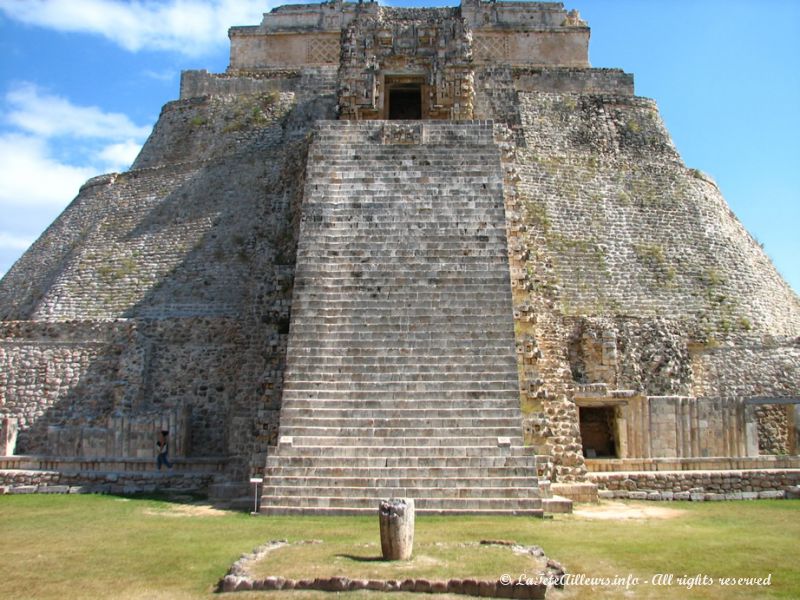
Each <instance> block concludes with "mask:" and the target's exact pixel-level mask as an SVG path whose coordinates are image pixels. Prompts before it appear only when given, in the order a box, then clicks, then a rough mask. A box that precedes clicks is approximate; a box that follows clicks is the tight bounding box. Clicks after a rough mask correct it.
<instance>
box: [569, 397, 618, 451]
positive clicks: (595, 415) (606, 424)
mask: <svg viewBox="0 0 800 600" xmlns="http://www.w3.org/2000/svg"><path fill="white" fill-rule="evenodd" d="M578 411H579V413H580V424H581V440H582V442H583V455H584V456H585V457H586V458H618V456H617V442H616V439H615V438H616V436H615V434H614V432H615V430H616V415H615V409H614V407H613V406H581V407H579V408H578Z"/></svg>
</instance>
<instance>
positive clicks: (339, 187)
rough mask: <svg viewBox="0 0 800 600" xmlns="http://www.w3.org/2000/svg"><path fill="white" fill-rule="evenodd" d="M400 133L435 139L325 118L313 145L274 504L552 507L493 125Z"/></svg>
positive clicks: (268, 504) (274, 466)
mask: <svg viewBox="0 0 800 600" xmlns="http://www.w3.org/2000/svg"><path fill="white" fill-rule="evenodd" d="M404 126H410V127H412V128H414V127H416V128H418V130H419V132H421V133H420V135H421V136H422V140H424V142H425V143H423V144H421V145H410V146H405V145H402V146H398V145H384V144H383V143H381V141H380V140H382V139H383V135H384V129H385V130H386V131H392V130H393V129H395V128H396V127H397V125H396V124H385V123H382V122H372V123H369V124H365V123H347V122H340V123H330V122H324V123H321V124H320V125H319V127H318V134H317V137H316V139H315V141H314V143H313V144H312V146H311V148H310V150H309V162H308V165H307V171H306V172H307V177H308V178H307V181H306V195H305V200H304V204H303V218H302V222H301V233H300V243H299V245H298V253H297V256H298V262H297V269H296V273H295V285H294V299H293V304H292V323H291V326H290V334H289V342H288V348H287V368H286V373H285V377H284V385H283V404H282V412H281V425H280V438H279V443H278V446H277V448H275V449H274V451H272V452H271V453H270V456H269V457H268V459H267V471H266V480H265V488H264V497H263V499H262V510H263V511H264V512H267V513H272V514H281V513H287V514H302V513H307V514H353V513H359V512H367V511H368V512H371V513H374V511H375V508H376V506H377V502H376V498H378V497H382V496H397V495H404V496H406V495H410V496H412V497H415V499H416V500H417V510H418V511H420V512H421V513H422V514H425V513H426V512H429V513H443V514H451V513H453V514H456V513H462V512H465V513H480V512H484V511H485V512H486V513H487V514H517V513H522V514H536V515H541V511H542V507H541V501H540V500H539V498H538V494H539V490H538V484H537V483H536V481H537V480H536V466H535V459H534V458H533V456H532V453H531V451H530V450H529V449H526V448H525V447H523V445H522V427H521V417H520V413H519V382H518V379H517V363H516V345H515V341H514V334H513V324H512V319H511V317H510V315H511V288H510V278H509V276H508V262H507V244H506V237H505V212H504V205H503V197H502V188H503V171H502V169H501V167H500V162H499V150H498V148H497V147H496V146H494V144H493V143H492V139H493V125H492V124H491V123H488V122H479V123H466V124H461V123H459V124H450V123H434V122H431V123H428V122H424V123H422V122H421V123H418V124H411V125H408V124H404ZM375 140H378V141H377V142H376V141H375ZM437 140H438V141H441V142H446V141H449V142H450V143H451V144H457V146H436V145H431V142H436V141H437ZM457 140H462V142H457ZM473 143H480V144H481V145H480V146H472V145H470V144H473ZM444 148H447V150H446V151H445V152H443V151H442V149H444ZM455 148H457V151H453V150H454V149H455ZM446 496H450V497H446Z"/></svg>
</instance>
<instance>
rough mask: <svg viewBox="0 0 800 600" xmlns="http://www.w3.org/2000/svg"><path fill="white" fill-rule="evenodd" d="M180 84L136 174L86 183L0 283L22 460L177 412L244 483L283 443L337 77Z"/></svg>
mask: <svg viewBox="0 0 800 600" xmlns="http://www.w3.org/2000/svg"><path fill="white" fill-rule="evenodd" d="M261 82H268V84H265V85H264V86H260V83H261ZM183 91H184V94H185V96H186V97H184V99H182V100H180V101H178V102H173V103H170V104H168V105H167V106H166V107H165V108H164V110H163V112H162V115H161V118H160V120H159V122H158V124H157V126H156V127H155V129H154V131H153V133H152V135H151V136H150V138H149V140H148V142H147V143H146V145H145V147H144V148H143V150H142V152H141V153H140V156H139V157H138V158H137V160H136V162H135V164H134V167H133V169H132V170H131V171H130V172H128V173H124V174H113V175H108V176H103V177H99V178H95V179H94V180H91V181H90V182H88V183H87V185H86V186H84V188H83V189H82V191H81V194H80V195H79V197H78V198H77V199H76V200H75V201H74V202H73V203H72V204H71V205H70V206H69V207H68V208H67V209H66V211H65V213H64V214H63V215H62V217H60V218H59V219H58V220H57V221H56V222H55V223H54V224H53V225H52V226H51V227H50V228H49V229H48V231H47V232H46V233H45V234H44V235H43V236H42V238H40V240H38V241H37V242H36V244H35V245H34V247H33V248H32V249H31V251H29V252H28V253H26V255H24V256H23V258H22V259H20V261H18V262H17V264H16V265H15V266H14V267H13V268H12V269H11V271H10V272H9V273H8V275H7V276H6V277H5V278H4V280H3V281H2V282H0V314H2V316H3V318H4V319H5V321H4V322H3V329H2V334H3V335H2V341H0V360H1V361H2V363H0V364H2V366H1V367H0V379H1V380H0V387H1V388H2V389H1V390H0V415H2V416H4V417H5V416H7V417H12V418H17V419H18V423H19V436H18V439H17V444H16V452H17V453H36V454H48V453H49V452H53V451H55V450H54V449H53V448H51V447H50V446H52V445H53V443H56V446H58V448H57V449H56V450H58V451H63V450H64V448H65V447H69V448H72V446H73V445H74V446H75V454H78V455H80V454H81V453H83V454H87V453H88V454H94V453H96V452H97V451H99V450H98V448H99V446H100V445H103V440H102V439H101V438H103V439H106V440H107V439H109V438H108V436H112V438H113V436H114V435H116V434H114V433H113V432H111V431H110V430H109V429H108V428H109V427H110V428H111V429H114V427H116V425H115V423H117V421H114V419H115V418H116V416H117V415H120V416H122V417H124V419H123V420H124V422H125V423H127V424H128V426H130V424H131V423H137V422H138V421H142V422H144V421H143V419H144V420H146V419H145V417H144V416H143V415H146V414H153V413H157V412H158V411H159V410H163V411H167V412H169V411H171V410H175V409H176V408H177V407H183V406H188V407H189V408H190V413H191V417H190V425H189V427H188V429H189V436H190V439H191V446H190V448H191V449H190V454H192V455H194V456H230V457H232V458H233V459H234V460H233V461H232V463H231V464H232V467H231V470H232V472H233V473H240V474H241V472H242V470H244V469H246V468H248V467H252V468H260V467H261V466H263V463H264V459H265V454H266V449H267V446H268V444H269V443H274V442H275V437H276V435H277V426H278V411H279V408H280V396H281V386H282V380H283V366H284V362H285V344H286V334H287V333H288V323H289V310H290V299H291V291H292V282H293V276H294V262H295V259H294V253H295V248H296V242H297V240H296V232H297V225H298V218H299V212H298V207H299V203H300V201H301V199H302V185H303V182H304V165H305V155H306V152H307V148H308V139H309V137H308V132H309V127H310V125H311V124H312V123H313V120H314V119H316V118H320V117H325V116H331V115H332V111H333V109H334V105H335V98H334V94H333V91H334V87H333V77H332V71H330V70H328V71H325V70H320V69H316V70H314V69H311V70H307V71H301V72H295V73H291V74H287V73H283V74H277V73H273V74H271V75H270V76H267V75H265V74H263V73H262V74H259V75H257V76H251V77H243V78H237V77H235V76H233V75H231V74H227V75H223V76H210V75H208V74H195V75H191V76H189V77H188V79H187V82H186V83H185V85H184V86H183ZM243 91H244V92H246V93H242V92H243ZM230 92H233V93H230ZM249 92H253V93H249ZM198 93H199V94H202V95H200V96H196V95H194V94H198ZM42 267H44V268H42ZM11 319H15V321H11ZM120 426H122V425H120ZM48 429H49V430H50V440H49V441H48ZM105 430H107V431H106V434H105V437H104V435H103V431H105ZM73 440H78V441H77V442H76V443H75V444H73ZM62 442H63V443H62ZM137 443H138V442H137ZM134 445H135V444H134ZM131 447H132V446H131ZM134 454H136V453H135V452H134Z"/></svg>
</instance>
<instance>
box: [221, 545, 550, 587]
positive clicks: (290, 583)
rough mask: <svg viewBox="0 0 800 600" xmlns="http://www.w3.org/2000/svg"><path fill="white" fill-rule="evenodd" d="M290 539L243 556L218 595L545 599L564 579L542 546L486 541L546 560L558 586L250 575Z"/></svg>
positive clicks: (544, 575)
mask: <svg viewBox="0 0 800 600" xmlns="http://www.w3.org/2000/svg"><path fill="white" fill-rule="evenodd" d="M296 543H298V544H315V543H316V544H318V543H321V542H320V541H318V540H306V541H302V542H296ZM288 545H290V543H289V542H288V541H287V540H273V541H270V542H267V543H266V544H262V545H261V546H259V547H257V548H256V549H254V550H253V551H252V552H251V553H249V554H244V555H242V556H241V558H239V560H237V561H236V562H235V563H233V565H231V568H230V569H229V570H228V573H227V574H226V575H225V577H223V578H222V579H221V580H220V581H219V584H218V585H217V589H216V591H217V593H226V592H249V591H254V590H258V591H261V590H317V591H323V592H350V591H358V590H369V591H375V592H415V593H427V594H460V595H464V596H475V597H482V598H544V597H545V595H546V593H547V590H548V589H550V588H551V587H560V585H558V583H557V582H559V581H560V580H562V579H563V576H564V574H565V572H564V568H563V567H562V566H561V564H560V563H558V562H556V561H554V560H552V559H548V558H547V557H546V556H545V555H544V551H543V550H542V549H541V548H540V547H539V546H522V545H521V544H517V543H515V542H507V541H502V540H501V541H496V540H484V541H481V545H500V546H508V547H509V548H510V549H512V550H514V551H516V552H526V553H530V554H532V555H533V556H536V557H539V558H542V559H545V560H546V561H547V566H546V568H545V571H544V572H543V573H542V574H541V579H542V581H550V582H556V585H555V586H554V585H548V584H546V583H531V582H529V581H527V582H525V583H518V582H517V581H513V580H512V581H504V580H501V579H498V580H496V581H489V580H478V579H449V580H429V579H403V580H399V579H350V578H348V577H342V576H336V577H327V578H326V577H318V578H315V579H287V578H285V577H279V576H270V577H265V578H263V579H256V578H253V577H251V576H250V574H249V567H250V565H252V564H253V563H255V562H256V561H257V560H260V559H261V558H263V557H264V556H265V555H266V554H268V553H269V552H272V551H273V550H277V549H278V548H282V547H284V546H288Z"/></svg>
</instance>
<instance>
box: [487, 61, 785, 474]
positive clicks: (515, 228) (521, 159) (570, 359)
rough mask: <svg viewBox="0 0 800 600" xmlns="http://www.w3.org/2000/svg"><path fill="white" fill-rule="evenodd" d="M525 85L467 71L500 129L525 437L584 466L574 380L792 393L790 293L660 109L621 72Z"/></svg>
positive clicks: (572, 469)
mask: <svg viewBox="0 0 800 600" xmlns="http://www.w3.org/2000/svg"><path fill="white" fill-rule="evenodd" d="M498 75H499V76H498ZM563 77H564V78H565V81H569V75H568V72H567V74H565V75H563ZM523 79H524V77H523V76H518V74H515V71H513V70H509V69H503V68H500V67H490V68H488V69H486V70H485V71H483V72H480V71H479V72H477V73H476V99H475V106H476V115H479V116H494V117H495V118H498V119H501V120H502V121H503V122H504V123H505V125H506V127H505V128H503V127H498V132H499V133H500V137H501V138H503V139H504V140H505V142H503V143H505V144H506V152H505V160H506V168H507V175H506V213H507V218H508V222H509V251H510V256H511V275H512V285H513V286H514V289H515V294H514V302H515V318H516V322H517V341H518V346H519V357H520V373H521V379H522V381H521V385H522V390H521V392H522V396H523V407H524V408H525V409H526V410H527V412H528V415H529V416H528V425H529V427H526V431H530V432H532V433H535V435H531V436H530V437H529V439H530V440H531V441H532V442H534V443H536V444H537V446H538V447H539V448H540V452H542V453H548V454H553V455H554V470H555V476H556V477H557V478H558V479H560V480H567V479H569V478H572V477H578V478H579V477H582V476H583V467H582V456H580V432H579V427H578V422H577V411H576V410H575V407H574V404H573V402H572V394H573V389H574V386H575V384H578V383H580V384H588V383H607V384H608V385H611V386H613V387H616V388H618V389H629V390H634V391H636V392H637V393H643V394H645V395H652V396H675V395H692V396H698V397H702V396H709V397H711V398H712V399H714V398H720V397H727V398H739V399H741V398H746V397H751V396H754V395H755V396H758V395H763V394H764V393H767V390H769V392H768V393H771V394H778V395H779V396H780V397H787V396H791V395H792V394H795V395H796V394H797V390H798V389H800V377H798V375H797V368H798V365H799V364H800V357H798V356H796V355H795V354H794V352H793V351H790V350H788V347H787V345H788V340H790V339H792V338H791V336H796V335H797V334H798V331H800V302H799V301H798V298H797V296H796V295H795V294H794V292H793V291H792V290H791V289H790V288H789V287H788V285H786V283H785V282H784V281H783V280H782V279H781V278H780V276H779V275H778V273H777V272H776V271H775V269H774V267H773V266H772V265H771V264H770V263H769V259H768V258H767V257H766V255H765V254H764V252H763V250H762V249H761V248H760V247H759V245H758V244H757V243H756V242H755V240H753V239H752V237H751V236H750V235H749V234H748V233H747V232H746V231H745V230H744V228H743V227H742V226H741V224H740V223H739V222H738V221H737V220H736V218H735V217H734V216H733V215H732V213H731V212H730V210H729V209H728V207H727V205H726V204H725V203H724V200H723V199H722V197H721V196H720V194H719V191H718V190H717V188H716V186H715V185H714V183H713V182H712V181H711V180H710V179H709V178H708V177H707V176H705V175H703V174H702V173H700V172H698V171H694V170H690V169H687V168H685V167H684V165H683V164H682V162H681V161H680V157H679V156H678V155H677V152H676V151H675V149H674V146H673V145H672V142H671V140H670V138H669V136H668V134H667V132H666V130H665V129H664V126H663V124H662V123H661V120H660V118H659V116H658V112H657V108H656V106H655V104H654V103H653V102H652V101H650V100H646V99H642V98H635V97H632V96H629V95H626V92H625V84H624V80H622V79H614V78H612V79H611V80H610V81H614V84H613V85H619V86H620V87H621V90H620V92H619V93H615V94H613V95H608V94H606V93H602V94H596V93H592V94H577V93H546V92H539V91H528V90H529V89H533V86H532V85H531V84H530V83H527V82H526V83H522V81H523ZM526 87H527V89H526ZM778 339H781V340H785V341H783V342H778V345H781V344H782V348H783V349H782V350H780V351H777V355H776V351H773V350H771V349H770V346H772V345H775V344H776V342H775V341H770V340H778ZM715 348H723V350H720V351H719V352H725V353H726V354H725V359H724V360H722V359H719V360H715V359H714V356H715V354H714V349H715ZM778 356H780V357H781V358H778ZM757 357H760V358H757ZM723 365H724V366H723ZM721 385H724V386H727V388H726V389H725V390H722V389H718V388H719V386H721ZM783 429H785V427H784V428H783ZM760 430H761V433H762V436H764V435H766V432H767V431H768V430H769V428H768V427H765V426H764V425H763V424H762V426H761V428H760ZM780 435H781V436H784V434H780ZM762 446H764V447H766V446H769V447H783V446H782V442H778V443H777V444H776V443H773V442H762Z"/></svg>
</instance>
